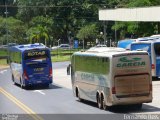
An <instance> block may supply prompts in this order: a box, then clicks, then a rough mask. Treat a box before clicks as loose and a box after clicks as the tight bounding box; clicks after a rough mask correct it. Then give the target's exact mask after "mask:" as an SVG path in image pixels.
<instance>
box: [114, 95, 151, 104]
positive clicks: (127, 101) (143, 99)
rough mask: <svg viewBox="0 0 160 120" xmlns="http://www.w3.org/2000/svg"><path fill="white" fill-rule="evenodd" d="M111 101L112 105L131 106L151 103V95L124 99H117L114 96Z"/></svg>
mask: <svg viewBox="0 0 160 120" xmlns="http://www.w3.org/2000/svg"><path fill="white" fill-rule="evenodd" d="M113 99H114V100H113V102H112V105H131V104H140V103H149V102H152V95H148V96H139V97H126V98H117V97H116V96H114V98H113Z"/></svg>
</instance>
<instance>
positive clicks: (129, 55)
mask: <svg viewBox="0 0 160 120" xmlns="http://www.w3.org/2000/svg"><path fill="white" fill-rule="evenodd" d="M70 66H71V80H72V87H73V92H74V95H75V96H76V97H77V98H78V99H79V100H80V101H81V100H88V101H93V102H96V103H97V104H98V107H99V108H100V109H106V108H107V107H109V106H114V105H132V104H133V105H135V106H136V107H137V108H139V109H140V108H141V107H142V103H147V102H151V101H152V75H151V68H150V59H149V56H148V53H147V52H145V51H126V50H124V49H122V48H106V47H105V48H104V47H102V48H93V49H89V50H87V51H85V52H76V53H74V54H73V55H72V58H71V65H70Z"/></svg>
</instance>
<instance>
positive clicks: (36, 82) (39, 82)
mask: <svg viewBox="0 0 160 120" xmlns="http://www.w3.org/2000/svg"><path fill="white" fill-rule="evenodd" d="M51 83H52V79H47V80H26V81H25V86H35V85H47V84H51Z"/></svg>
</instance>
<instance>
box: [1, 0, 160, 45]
mask: <svg viewBox="0 0 160 120" xmlns="http://www.w3.org/2000/svg"><path fill="white" fill-rule="evenodd" d="M13 1H14V2H13ZM3 4H4V2H3V1H0V5H3ZM7 4H8V5H9V6H8V12H9V14H8V18H7V19H4V18H3V17H5V14H4V12H5V8H4V7H1V8H2V9H1V10H0V16H2V17H0V44H6V43H7V40H6V39H8V41H9V42H18V43H19V44H23V43H29V39H30V42H33V40H35V41H34V42H43V43H46V42H47V44H48V45H52V46H53V43H54V44H55V43H56V41H57V40H58V39H61V43H67V42H69V41H70V40H73V39H76V37H78V38H79V39H80V40H85V41H86V42H87V41H89V42H92V41H95V39H96V38H99V36H100V35H99V32H100V31H103V24H102V22H101V21H99V20H98V10H99V9H103V8H106V9H110V8H112V9H113V8H122V7H125V8H126V7H127V8H129V7H146V6H155V5H160V0H16V1H15V0H7ZM12 5H14V6H17V7H10V6H12ZM13 11H14V12H13ZM15 14H16V16H15ZM11 16H12V17H11ZM6 28H7V31H6ZM115 28H116V30H117V33H118V34H117V35H119V36H118V37H119V38H122V37H124V36H125V34H126V33H129V34H132V33H136V34H137V35H139V36H145V35H150V34H155V33H157V28H158V27H157V23H151V22H150V23H148V22H147V23H141V22H116V25H115V24H114V22H108V25H107V31H106V32H107V35H108V36H109V37H113V36H114V29H115ZM148 28H149V29H148ZM7 32H8V36H6V33H7ZM108 36H107V37H108ZM27 40H28V41H27ZM45 40H46V42H45Z"/></svg>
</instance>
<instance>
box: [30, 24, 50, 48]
mask: <svg viewBox="0 0 160 120" xmlns="http://www.w3.org/2000/svg"><path fill="white" fill-rule="evenodd" d="M28 35H29V40H30V43H32V42H33V40H34V41H35V42H38V43H40V42H43V43H44V44H45V45H46V46H47V40H48V39H49V37H48V33H47V29H46V27H42V26H40V25H38V26H37V27H31V28H30V29H29V30H28Z"/></svg>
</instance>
